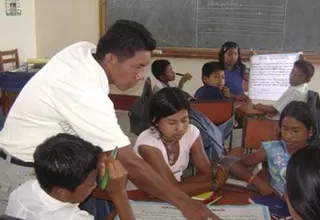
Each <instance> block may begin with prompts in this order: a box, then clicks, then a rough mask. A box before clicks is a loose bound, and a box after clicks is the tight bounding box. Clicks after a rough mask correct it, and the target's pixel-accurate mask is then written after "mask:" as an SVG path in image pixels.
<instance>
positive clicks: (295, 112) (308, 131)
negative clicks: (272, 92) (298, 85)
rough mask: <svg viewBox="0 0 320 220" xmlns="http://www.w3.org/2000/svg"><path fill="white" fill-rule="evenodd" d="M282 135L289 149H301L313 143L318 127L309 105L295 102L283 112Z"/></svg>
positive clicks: (281, 121)
mask: <svg viewBox="0 0 320 220" xmlns="http://www.w3.org/2000/svg"><path fill="white" fill-rule="evenodd" d="M279 127H280V135H281V138H282V139H283V140H284V141H285V142H286V144H287V146H288V148H289V149H293V150H296V149H299V148H301V147H304V146H306V145H307V144H308V142H310V141H312V140H313V138H314V136H315V134H316V125H315V121H314V119H313V116H312V113H311V110H310V108H309V106H308V104H307V103H305V102H298V101H293V102H291V103H289V104H288V105H287V106H286V107H285V108H284V110H283V111H282V112H281V115H280V120H279Z"/></svg>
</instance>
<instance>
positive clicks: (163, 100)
mask: <svg viewBox="0 0 320 220" xmlns="http://www.w3.org/2000/svg"><path fill="white" fill-rule="evenodd" d="M189 108H190V104H189V101H188V99H187V98H186V96H185V95H184V93H183V92H182V91H181V90H180V89H178V88H173V87H167V88H164V89H161V90H160V91H159V92H157V93H156V94H155V95H154V96H153V98H152V100H151V102H150V119H151V124H152V126H151V127H150V128H149V129H147V130H146V131H144V132H142V133H141V134H140V135H139V137H138V139H137V142H136V144H135V146H134V151H135V152H136V154H137V155H138V156H140V157H142V158H143V159H144V160H145V161H146V162H147V163H149V165H151V167H152V168H153V169H154V170H155V171H156V172H157V173H158V174H160V176H162V177H163V178H164V179H165V180H167V181H169V182H170V183H172V184H174V185H176V186H177V187H178V188H180V189H181V190H182V191H183V192H185V193H187V194H188V195H190V196H193V195H197V194H199V193H203V192H208V191H211V190H212V189H213V187H214V188H219V187H221V185H222V184H223V183H224V182H225V180H226V178H227V172H225V171H224V170H223V169H218V170H219V171H218V173H217V175H216V177H213V175H212V170H211V164H210V161H209V159H208V157H207V156H206V153H205V151H204V147H203V145H202V140H201V136H200V132H199V130H198V129H197V128H196V127H195V126H193V125H191V124H189V115H188V110H189ZM190 154H191V156H192V160H193V162H194V164H195V167H196V170H197V174H196V175H195V176H193V177H191V178H188V179H184V180H182V179H181V176H182V173H183V171H184V170H185V169H186V168H187V166H188V164H189V160H190ZM127 189H128V190H135V189H137V188H136V187H135V186H134V185H133V184H132V183H131V182H129V183H128V187H127Z"/></svg>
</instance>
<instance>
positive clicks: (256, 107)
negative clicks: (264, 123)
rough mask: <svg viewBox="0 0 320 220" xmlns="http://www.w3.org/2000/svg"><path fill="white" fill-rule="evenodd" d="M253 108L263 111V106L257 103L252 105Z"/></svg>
mask: <svg viewBox="0 0 320 220" xmlns="http://www.w3.org/2000/svg"><path fill="white" fill-rule="evenodd" d="M253 108H255V109H258V110H263V108H264V105H263V104H261V103H258V104H256V105H253Z"/></svg>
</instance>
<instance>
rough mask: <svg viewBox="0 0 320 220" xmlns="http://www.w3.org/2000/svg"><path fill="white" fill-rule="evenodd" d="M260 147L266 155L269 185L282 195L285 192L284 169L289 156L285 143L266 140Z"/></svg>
mask: <svg viewBox="0 0 320 220" xmlns="http://www.w3.org/2000/svg"><path fill="white" fill-rule="evenodd" d="M262 147H263V148H264V150H265V151H266V152H267V155H268V164H269V173H270V176H271V180H270V185H271V186H272V187H273V188H274V189H275V190H277V192H279V194H280V195H281V196H282V195H283V194H284V193H285V187H286V170H287V165H288V161H289V159H290V157H291V155H290V154H289V152H288V149H287V145H286V143H285V142H284V141H268V142H264V143H262Z"/></svg>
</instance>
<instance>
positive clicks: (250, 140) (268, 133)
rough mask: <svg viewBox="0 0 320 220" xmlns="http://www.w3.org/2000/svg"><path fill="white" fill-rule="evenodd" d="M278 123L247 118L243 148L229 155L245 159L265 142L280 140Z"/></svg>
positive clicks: (233, 150) (243, 135)
mask: <svg viewBox="0 0 320 220" xmlns="http://www.w3.org/2000/svg"><path fill="white" fill-rule="evenodd" d="M278 123H279V122H278V121H276V120H268V119H254V118H246V119H245V121H244V127H243V133H242V146H241V147H238V148H234V149H232V151H231V152H230V153H229V155H233V156H237V157H243V156H245V155H246V154H249V153H252V150H257V149H259V148H260V147H261V143H262V142H265V141H271V140H277V139H278V138H279V129H278Z"/></svg>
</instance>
